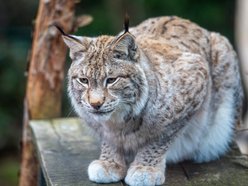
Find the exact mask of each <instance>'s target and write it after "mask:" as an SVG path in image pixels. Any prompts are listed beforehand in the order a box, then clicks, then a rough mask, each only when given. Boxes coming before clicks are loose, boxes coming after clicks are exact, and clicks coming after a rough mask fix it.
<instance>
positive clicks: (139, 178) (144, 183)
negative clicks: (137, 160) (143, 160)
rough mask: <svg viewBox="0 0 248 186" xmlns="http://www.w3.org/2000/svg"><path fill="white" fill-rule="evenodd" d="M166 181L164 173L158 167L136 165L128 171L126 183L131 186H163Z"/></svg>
mask: <svg viewBox="0 0 248 186" xmlns="http://www.w3.org/2000/svg"><path fill="white" fill-rule="evenodd" d="M164 181H165V176H164V172H163V171H161V170H159V169H158V168H156V167H150V166H142V165H136V166H131V167H130V168H129V169H128V172H127V176H126V178H125V182H126V183H127V184H128V185H130V186H155V185H162V184H163V183H164Z"/></svg>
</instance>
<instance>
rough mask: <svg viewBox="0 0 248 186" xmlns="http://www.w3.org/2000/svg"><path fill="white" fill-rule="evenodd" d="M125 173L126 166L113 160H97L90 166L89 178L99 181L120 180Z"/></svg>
mask: <svg viewBox="0 0 248 186" xmlns="http://www.w3.org/2000/svg"><path fill="white" fill-rule="evenodd" d="M125 174H126V169H125V167H123V166H122V165H119V164H117V163H115V162H113V161H112V162H110V161H103V160H95V161H93V162H91V164H90V165H89V167H88V175H89V179H90V180H91V181H94V182H97V183H111V182H118V181H120V180H122V179H123V178H124V177H125Z"/></svg>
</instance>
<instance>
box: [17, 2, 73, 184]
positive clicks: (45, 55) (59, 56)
mask: <svg viewBox="0 0 248 186" xmlns="http://www.w3.org/2000/svg"><path fill="white" fill-rule="evenodd" d="M74 6H75V1H74V0H40V4H39V10H38V14H37V18H36V20H35V30H34V37H33V44H32V52H31V58H30V65H29V71H28V78H27V89H26V97H25V100H24V126H23V137H22V159H21V174H20V180H19V186H35V185H37V174H38V162H37V160H36V157H35V156H34V154H35V153H34V147H33V144H32V141H31V134H30V129H29V120H30V119H47V118H54V117H59V116H60V113H61V97H62V91H61V89H62V81H63V79H64V63H65V57H66V47H65V45H64V43H63V41H62V39H61V37H60V35H59V32H58V31H57V30H56V28H54V27H53V26H52V25H53V24H54V23H56V24H58V25H60V26H61V27H62V28H63V29H64V30H65V32H67V33H69V32H71V31H72V30H73V29H74V28H73V26H74V25H73V24H74Z"/></svg>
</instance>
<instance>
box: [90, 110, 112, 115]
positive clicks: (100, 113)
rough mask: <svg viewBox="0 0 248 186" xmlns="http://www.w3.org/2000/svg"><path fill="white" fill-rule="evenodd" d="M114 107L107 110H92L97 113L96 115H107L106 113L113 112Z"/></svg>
mask: <svg viewBox="0 0 248 186" xmlns="http://www.w3.org/2000/svg"><path fill="white" fill-rule="evenodd" d="M113 110H114V109H112V110H106V111H100V110H93V111H90V112H91V113H92V114H96V115H106V114H109V113H111V112H113Z"/></svg>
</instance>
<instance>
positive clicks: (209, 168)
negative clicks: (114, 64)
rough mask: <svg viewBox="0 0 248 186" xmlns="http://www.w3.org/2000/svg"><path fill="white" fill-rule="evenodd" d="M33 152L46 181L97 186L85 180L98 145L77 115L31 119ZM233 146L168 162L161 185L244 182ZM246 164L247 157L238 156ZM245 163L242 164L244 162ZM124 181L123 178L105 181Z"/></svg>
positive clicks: (247, 172) (52, 184) (246, 173)
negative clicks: (200, 158) (200, 159)
mask: <svg viewBox="0 0 248 186" xmlns="http://www.w3.org/2000/svg"><path fill="white" fill-rule="evenodd" d="M30 125H31V128H32V131H33V136H34V141H35V143H36V147H37V154H38V157H39V161H40V163H41V168H42V170H43V174H44V177H45V180H46V182H47V185H49V186H56V185H58V186H62V185H67V186H71V185H73V186H81V185H82V186H97V185H100V184H96V183H92V182H90V181H89V180H88V176H87V167H88V165H89V163H90V162H91V161H92V160H94V159H97V158H98V156H99V150H100V149H99V145H98V143H97V141H96V139H94V138H93V137H91V136H90V134H89V130H88V129H87V127H86V126H85V124H82V122H81V121H80V120H79V119H76V118H69V119H55V120H42V121H31V123H30ZM239 157H240V156H239V154H238V152H237V149H236V148H235V149H234V150H232V151H231V152H230V153H229V154H228V155H227V156H225V157H223V158H221V159H220V160H218V161H213V162H210V163H204V164H194V163H192V162H183V163H180V164H177V165H168V166H167V170H166V183H165V186H170V185H173V186H184V185H185V186H190V185H203V186H207V185H230V186H237V185H239V186H243V185H244V186H246V185H247V179H248V169H247V167H246V166H242V165H241V164H240V161H237V160H240V158H239ZM242 162H243V164H244V162H245V163H246V164H247V162H248V158H242ZM244 165H245V164H244ZM107 185H110V186H114V185H115V186H120V185H125V184H124V183H123V182H120V183H115V184H107Z"/></svg>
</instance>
